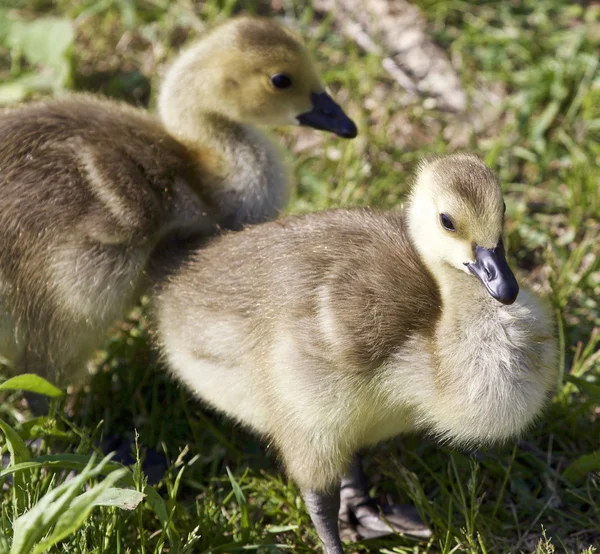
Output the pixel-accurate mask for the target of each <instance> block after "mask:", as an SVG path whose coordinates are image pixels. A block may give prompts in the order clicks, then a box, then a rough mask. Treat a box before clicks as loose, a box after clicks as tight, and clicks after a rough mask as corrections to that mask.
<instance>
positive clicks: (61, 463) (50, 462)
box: [0, 454, 169, 527]
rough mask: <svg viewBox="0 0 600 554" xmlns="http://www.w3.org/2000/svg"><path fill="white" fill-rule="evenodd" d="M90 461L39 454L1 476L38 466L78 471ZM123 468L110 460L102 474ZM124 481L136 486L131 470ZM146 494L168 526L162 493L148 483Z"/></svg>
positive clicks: (152, 506) (0, 475) (153, 508)
mask: <svg viewBox="0 0 600 554" xmlns="http://www.w3.org/2000/svg"><path fill="white" fill-rule="evenodd" d="M89 461H90V457H89V456H84V455H82V454H53V455H47V456H38V457H36V458H34V459H33V460H31V461H29V462H23V463H20V464H17V465H15V466H11V467H7V468H6V469H3V470H2V471H0V478H2V477H5V476H6V475H10V474H12V473H20V472H23V471H27V470H30V469H33V468H38V467H51V468H56V469H74V470H77V471H82V470H83V469H84V468H85V467H86V465H87V464H88V463H89ZM122 468H123V465H121V464H119V463H117V462H108V463H106V464H105V465H104V466H103V468H102V470H101V472H100V474H101V475H108V474H109V473H110V472H111V471H114V470H117V469H122ZM122 483H123V484H124V485H127V486H129V487H133V486H134V482H133V475H132V474H131V472H128V473H127V474H126V475H124V476H123V478H122ZM144 494H145V495H146V502H148V504H149V505H150V507H151V508H152V510H153V511H154V513H155V514H156V517H158V519H159V521H160V522H161V524H162V525H163V527H165V526H167V525H168V523H169V514H168V512H167V506H166V504H165V501H164V500H163V498H162V497H161V496H160V494H158V492H156V489H155V488H154V487H152V486H151V485H146V486H145V487H144Z"/></svg>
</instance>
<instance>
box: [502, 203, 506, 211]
mask: <svg viewBox="0 0 600 554" xmlns="http://www.w3.org/2000/svg"><path fill="white" fill-rule="evenodd" d="M502 206H503V207H504V213H506V202H502Z"/></svg>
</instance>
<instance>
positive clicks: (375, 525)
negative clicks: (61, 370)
mask: <svg viewBox="0 0 600 554" xmlns="http://www.w3.org/2000/svg"><path fill="white" fill-rule="evenodd" d="M503 224H504V209H503V200H502V194H501V191H500V187H499V184H498V181H497V178H496V176H495V175H494V173H493V172H492V171H491V170H490V169H489V168H487V167H486V166H485V165H484V164H483V163H482V162H481V161H480V160H479V159H478V158H477V157H475V156H471V155H454V156H450V157H445V158H441V159H438V160H436V161H432V162H429V163H426V164H423V165H422V166H421V168H420V170H419V172H418V175H417V179H416V182H415V185H414V186H413V189H412V193H411V196H410V201H409V202H408V204H407V206H406V208H405V209H404V210H403V211H402V212H377V211H370V210H359V209H356V210H343V209H342V210H332V211H324V212H321V213H313V214H307V215H301V216H296V217H288V218H285V219H282V220H279V221H277V222H273V223H265V224H262V225H257V226H254V227H252V228H250V229H248V230H245V231H242V232H241V233H230V234H227V235H225V236H221V237H218V238H215V239H211V240H210V242H209V243H208V245H207V246H206V247H205V248H201V249H198V250H196V251H194V252H193V253H192V254H191V255H190V257H189V258H188V260H187V262H186V263H184V264H182V266H181V267H179V269H178V270H176V271H175V272H174V273H173V274H172V275H171V276H170V278H169V279H168V280H166V281H165V282H164V283H163V284H162V285H161V286H160V287H159V288H157V290H156V291H155V294H154V297H153V301H154V307H155V318H156V330H157V340H158V341H159V343H160V345H161V347H162V351H163V353H164V356H165V358H166V361H167V363H168V366H169V368H170V371H171V372H172V373H173V374H174V375H175V376H176V377H177V378H178V379H180V380H182V381H183V382H184V383H185V384H186V385H187V386H188V387H189V388H190V389H191V390H192V391H193V392H194V394H196V395H197V396H198V397H200V398H201V399H203V400H204V401H205V402H206V403H207V404H209V405H211V406H213V407H215V408H217V409H219V410H220V411H222V412H224V413H225V414H228V415H229V416H231V417H232V418H234V419H235V420H237V421H239V422H240V423H242V424H244V425H247V426H248V427H249V428H251V429H253V430H254V431H255V432H257V433H258V434H259V435H262V436H263V437H265V438H266V439H267V440H269V442H270V443H272V444H274V445H275V446H276V448H277V449H278V451H279V454H280V456H281V459H282V460H283V462H284V464H285V467H286V469H287V471H288V473H289V475H290V476H291V477H293V478H294V479H295V481H296V482H297V483H298V485H299V487H300V488H301V490H302V493H303V496H304V499H305V501H306V504H307V507H308V510H309V512H310V515H311V517H312V520H313V522H314V524H315V526H316V529H317V531H318V533H319V536H320V538H321V540H322V541H323V544H324V547H325V551H326V552H327V554H341V553H342V545H341V542H340V539H339V534H338V509H339V508H340V484H341V483H342V482H343V483H344V490H343V491H342V506H341V510H340V514H341V515H342V516H344V517H346V518H349V519H353V520H354V521H355V523H357V527H358V530H359V533H360V534H362V535H363V536H377V535H379V534H382V533H384V532H386V531H390V527H389V526H388V525H387V523H386V521H387V522H389V523H390V524H391V527H392V528H393V530H396V531H400V532H405V533H408V534H413V535H417V536H422V537H425V536H429V535H430V531H429V529H428V528H427V527H426V526H425V525H424V524H423V523H422V522H421V521H420V520H419V519H418V517H417V516H416V515H415V512H414V509H406V508H402V507H399V506H382V507H381V508H382V510H383V513H384V514H385V517H384V519H383V520H382V519H380V516H379V514H380V512H379V507H378V506H377V504H376V503H375V502H374V500H373V499H371V498H369V496H368V492H367V485H366V482H365V480H364V476H363V475H362V470H361V468H360V465H359V462H358V461H357V459H356V453H357V451H359V449H361V448H363V447H366V446H369V445H373V444H375V443H378V442H380V441H383V440H385V439H388V438H390V437H394V436H396V435H400V434H403V433H408V432H412V431H422V432H426V433H430V434H432V435H435V436H437V437H439V438H440V439H441V440H444V441H449V442H452V443H455V444H457V445H477V444H489V443H495V442H499V441H504V440H508V439H510V438H511V437H514V436H516V435H519V434H520V433H522V432H523V431H524V430H526V429H527V427H528V426H529V425H530V424H531V423H532V421H534V419H535V418H536V416H537V415H538V414H539V413H540V410H541V409H542V408H543V406H544V404H545V403H546V402H547V400H548V397H549V391H550V390H551V389H552V386H553V384H554V382H555V377H556V374H557V349H556V343H555V340H554V338H553V322H552V320H551V316H550V314H549V312H548V311H546V308H545V307H544V306H543V305H542V303H541V302H540V300H538V299H537V298H536V297H535V296H534V295H533V294H531V293H530V292H528V291H526V290H521V291H520V293H519V288H518V285H517V281H516V279H515V277H514V275H513V273H512V271H511V270H510V268H509V266H508V264H507V262H506V259H505V255H504V247H503V243H502V232H503ZM384 520H385V521H384Z"/></svg>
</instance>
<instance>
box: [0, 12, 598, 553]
mask: <svg viewBox="0 0 600 554" xmlns="http://www.w3.org/2000/svg"><path fill="white" fill-rule="evenodd" d="M8 1H9V2H11V0H8ZM5 2H6V0H5ZM274 4H277V3H274ZM417 4H418V5H419V6H420V8H421V9H422V11H423V14H424V16H425V17H426V19H427V21H428V25H429V29H431V31H432V33H433V37H434V39H435V41H436V42H437V43H438V44H439V45H440V46H441V47H442V49H443V50H444V51H445V52H446V53H447V55H448V56H449V57H450V58H451V59H452V60H453V63H454V65H455V67H456V68H457V71H458V72H459V75H460V77H461V79H462V81H463V83H464V85H465V87H466V89H467V92H468V95H469V99H470V107H469V109H468V110H467V113H466V114H463V115H456V114H449V113H440V112H437V111H433V110H428V109H425V108H424V107H423V105H422V103H420V102H414V101H413V102H407V101H406V100H407V99H406V96H405V95H404V94H403V92H402V90H400V89H399V87H398V86H397V85H395V83H394V82H393V80H392V79H391V77H390V76H389V75H387V74H386V73H385V71H384V70H383V69H382V66H381V59H380V57H379V56H378V55H374V54H366V53H364V52H363V51H361V50H360V48H359V47H357V46H356V45H355V44H353V43H352V42H351V41H349V40H348V39H346V38H344V37H342V36H340V35H339V34H338V33H336V32H335V29H334V28H333V21H332V18H330V17H326V18H323V17H322V16H320V15H318V14H315V13H313V11H312V9H311V7H310V5H309V3H307V2H301V1H296V2H283V3H281V5H282V6H283V8H282V10H283V12H285V15H286V16H287V17H288V18H290V20H293V21H294V23H295V24H296V25H297V26H298V28H299V29H300V31H301V32H302V33H303V34H304V36H305V37H307V41H308V44H309V46H311V47H312V50H313V51H314V52H315V55H316V58H317V60H318V62H319V64H320V67H321V68H322V69H323V73H324V78H325V80H326V81H327V83H328V84H329V86H330V88H331V89H332V91H333V92H334V94H335V96H336V97H337V98H338V99H339V101H340V102H341V103H342V104H343V105H344V107H345V108H346V111H347V112H348V113H350V114H352V116H353V117H354V118H355V119H356V120H357V122H358V123H359V127H360V136H359V137H358V138H357V139H356V140H355V141H351V142H342V141H339V140H335V139H333V138H331V137H329V136H327V137H326V136H324V135H316V134H315V133H314V132H312V131H308V130H292V131H286V132H282V133H279V135H280V136H281V140H282V141H283V142H284V143H285V144H286V145H287V146H288V147H289V149H290V151H291V154H290V156H289V161H290V163H291V164H293V167H294V171H295V176H296V180H297V193H296V197H295V199H294V202H293V205H292V208H291V209H292V211H305V210H313V209H319V208H326V207H330V206H338V205H367V204H369V205H374V206H379V207H393V206H396V205H398V204H399V203H401V202H402V200H403V197H404V194H405V193H406V190H407V182H408V179H409V177H410V174H411V172H412V171H413V169H414V168H415V165H416V163H417V161H418V160H419V159H421V158H423V157H424V156H426V155H429V154H432V153H443V152H448V151H449V150H456V149H462V150H473V151H476V152H478V153H479V154H480V155H481V156H483V158H484V159H485V160H486V161H487V162H488V163H489V164H490V165H491V166H492V167H494V168H495V169H496V170H497V171H498V173H499V175H500V177H501V181H502V183H503V188H504V191H505V193H506V204H507V239H508V244H509V248H510V256H511V258H512V262H513V265H514V266H515V267H516V268H517V270H518V276H519V279H520V281H521V282H522V283H525V284H527V285H529V286H530V287H532V288H534V289H535V290H536V291H538V292H539V293H540V294H542V295H544V296H546V297H547V298H548V299H549V301H550V302H551V304H552V306H553V308H554V311H555V313H556V317H557V322H558V325H557V328H558V335H559V338H560V345H561V368H562V373H561V378H560V382H559V383H558V384H557V392H556V395H555V397H554V399H553V402H552V405H551V406H550V407H549V409H548V410H547V411H546V412H545V414H544V417H543V418H542V419H541V420H540V421H539V423H538V424H537V425H536V426H535V428H533V429H532V430H531V432H530V433H528V434H527V435H526V436H525V437H524V438H523V439H522V440H521V441H519V442H515V443H513V444H508V445H506V446H504V447H501V448H497V449H492V450H486V451H477V452H456V451H452V450H450V449H448V448H445V447H443V446H439V445H436V444H434V443H432V442H430V441H429V440H427V439H425V438H422V437H407V438H405V439H402V440H398V441H394V442H392V443H389V444H385V445H382V446H381V447H378V448H377V449H374V450H373V451H372V452H371V453H369V455H368V456H367V457H366V463H367V469H368V471H369V473H370V475H371V477H372V483H373V491H374V492H375V493H376V494H378V495H380V496H384V497H385V496H388V495H389V496H393V497H394V498H399V499H400V500H401V501H404V502H414V503H415V504H416V505H417V507H418V508H419V510H420V511H421V513H422V514H423V515H424V516H426V517H427V518H428V519H429V520H430V521H431V524H432V526H433V529H434V532H435V534H434V537H433V538H432V539H431V540H429V541H427V542H419V541H416V540H411V539H408V538H403V537H392V538H389V539H385V540H378V541H364V542H362V543H357V544H355V545H353V546H352V547H348V552H350V551H352V552H372V553H374V552H381V553H386V554H389V553H409V552H410V553H415V552H422V553H436V554H438V553H444V554H450V553H453V552H467V553H472V554H475V553H482V554H486V553H490V554H491V553H500V552H502V553H503V552H535V553H536V554H550V553H552V552H578V553H579V552H581V553H588V554H589V553H591V552H593V551H597V549H598V548H599V547H600V474H599V469H600V451H599V450H598V449H599V448H600V446H599V445H600V425H599V418H600V395H599V391H600V348H599V346H600V304H599V303H600V241H598V234H599V233H600V169H599V168H600V72H599V71H598V63H599V61H598V52H599V49H600V7H599V6H598V4H597V3H571V2H560V1H558V0H523V1H516V0H514V1H506V2H498V1H496V2H492V1H480V2H474V3H468V2H462V1H459V0H447V1H439V0H419V1H418V2H417ZM2 6H3V4H2V3H0V9H1V8H2ZM9 7H13V8H15V9H14V10H13V11H12V12H11V17H14V18H17V19H19V20H22V21H31V20H33V19H36V18H39V17H41V16H59V17H64V18H67V19H70V20H73V21H74V22H75V29H76V33H75V39H74V40H75V42H74V43H73V44H72V45H70V46H69V47H68V48H66V49H65V51H64V52H62V53H59V56H58V58H60V61H59V62H57V63H56V64H55V65H56V68H58V69H57V71H58V72H59V73H60V71H59V70H60V68H61V67H64V65H61V64H64V63H68V66H69V68H70V72H71V73H70V74H69V75H68V76H67V77H68V78H64V75H63V76H62V77H63V78H62V80H61V79H60V78H59V77H60V75H59V74H58V73H57V74H56V75H58V77H57V76H56V75H54V77H52V79H49V80H48V81H46V82H44V83H42V84H41V85H40V84H39V83H37V85H36V83H34V85H31V86H30V85H27V86H25V87H21V88H20V89H19V91H20V93H23V94H25V95H27V94H30V93H31V94H34V95H44V94H54V93H58V92H60V90H62V89H64V88H76V89H79V90H91V91H95V92H101V93H103V94H109V95H112V96H116V97H120V98H124V99H126V100H128V101H130V102H133V103H137V104H141V105H145V104H147V103H150V104H152V101H153V99H154V93H155V91H156V85H157V81H158V77H159V73H160V67H161V65H162V63H163V62H164V61H166V60H167V59H168V58H169V57H170V56H171V55H172V54H173V53H174V52H176V51H177V50H178V48H179V47H180V46H181V45H182V44H184V43H185V42H186V41H187V40H190V39H191V38H193V37H194V36H196V35H197V34H198V33H199V32H200V31H201V30H202V28H203V26H204V25H205V24H206V23H209V22H211V21H213V20H215V19H219V18H222V17H225V16H228V15H231V14H234V13H237V12H239V11H240V10H245V11H250V12H254V13H262V14H269V13H274V12H273V10H272V8H271V7H270V5H269V4H268V3H267V2H259V1H258V0H246V1H244V2H237V1H235V0H225V1H221V2H219V1H217V0H207V1H206V2H201V3H193V2H192V1H191V0H188V1H182V2H177V3H169V2H167V1H166V0H143V1H138V2H132V1H128V0H100V1H98V0H75V1H69V0H54V1H52V0H20V1H19V0H12V2H11V6H9ZM278 15H282V12H278ZM2 29H3V26H2V17H1V14H0V44H5V46H4V48H3V47H2V46H0V78H2V81H3V82H4V83H14V82H18V81H19V79H21V78H22V76H23V75H27V73H28V71H30V70H31V68H30V67H29V66H28V65H27V63H26V61H25V62H23V58H22V56H20V55H19V52H16V51H15V47H14V46H12V47H10V45H6V42H4V43H3V42H2V41H3V30H2ZM20 53H22V51H20ZM58 58H57V59H58ZM65 60H66V62H65ZM34 69H35V68H34ZM61 75H62V74H61ZM38 85H39V86H38ZM28 87H29V88H28ZM14 90H15V89H14V87H13V88H12V91H13V93H14ZM1 97H2V89H1V88H0V98H1ZM95 365H96V369H97V372H96V375H95V377H94V379H93V380H92V382H91V384H90V385H89V387H87V388H86V389H84V390H83V391H79V392H77V393H73V394H70V395H68V396H67V397H66V399H62V400H59V401H56V402H55V404H54V408H53V411H52V412H51V416H50V417H48V418H42V419H39V420H34V421H31V420H30V418H29V417H28V415H27V413H26V412H25V411H24V403H23V400H22V398H21V395H20V393H18V392H2V393H0V394H2V395H3V396H2V400H1V403H0V418H2V419H3V420H5V421H6V422H8V424H10V426H11V427H12V428H14V429H16V430H17V431H18V433H19V435H20V436H21V437H22V438H24V439H29V438H37V439H41V440H38V441H37V442H36V443H35V444H36V448H37V450H36V451H35V452H31V451H32V448H30V449H29V451H28V452H29V455H34V456H43V455H47V454H50V453H51V451H52V452H53V453H56V452H63V453H64V454H59V455H58V458H57V460H58V461H57V462H56V465H57V466H58V467H69V464H68V460H69V458H68V453H75V454H78V455H87V454H88V452H89V450H90V448H91V447H92V446H93V445H94V444H96V443H97V442H98V441H99V440H100V439H101V437H102V436H103V435H104V434H109V433H110V434H116V433H118V434H121V435H124V436H128V437H134V436H135V433H139V442H140V444H142V445H145V446H147V447H151V448H153V449H156V450H159V451H161V452H164V454H165V455H166V457H167V459H168V461H169V467H168V470H167V472H166V475H165V476H164V478H163V479H162V481H161V482H160V483H159V484H158V485H157V486H156V487H155V490H156V491H157V492H158V493H159V495H160V496H161V497H162V499H163V501H164V505H163V508H164V513H162V520H161V517H159V516H160V510H159V511H158V512H157V510H156V509H155V508H153V507H152V504H151V503H150V502H144V503H143V504H141V505H140V506H139V507H138V508H137V509H134V510H131V511H121V510H119V509H118V508H114V507H113V508H111V507H102V508H98V509H96V510H95V511H93V512H92V513H91V515H90V516H89V517H88V518H87V519H86V520H85V522H84V524H83V526H82V527H81V528H80V529H79V530H78V531H77V532H75V533H74V534H72V535H70V536H69V537H68V538H67V539H65V540H63V541H62V542H59V543H57V544H56V545H54V546H52V547H51V548H50V550H49V552H52V553H66V552H68V553H75V554H77V553H98V554H99V553H111V554H112V553H127V552H129V553H148V554H151V553H159V552H165V553H166V552H170V553H171V552H180V553H188V552H189V553H192V552H194V553H201V552H211V553H218V552H238V551H247V550H250V551H256V552H285V551H291V552H311V551H314V550H315V549H316V548H317V545H318V541H317V538H316V535H315V533H314V531H313V529H312V527H311V525H310V524H309V518H308V516H307V513H306V510H305V508H304V506H303V504H302V502H301V500H300V497H299V494H298V491H297V489H296V487H295V486H294V484H293V483H291V482H290V481H288V480H287V479H286V477H285V476H284V475H283V474H282V473H281V472H280V470H279V468H278V465H277V461H276V458H275V456H274V455H273V453H272V452H270V451H269V449H268V448H267V449H266V451H265V448H264V445H262V444H260V443H259V442H258V441H257V440H256V439H254V438H253V437H252V436H250V435H248V434H247V433H246V432H245V431H244V430H243V429H241V428H239V427H237V426H234V425H232V424H231V423H230V422H227V421H224V420H223V419H222V418H221V417H220V416H219V415H217V414H215V413H212V412H210V411H207V410H205V409H204V408H203V407H202V406H200V405H199V404H197V403H196V402H195V401H193V400H192V399H190V397H189V394H188V393H187V392H186V391H185V390H182V389H181V388H180V387H179V386H178V385H176V384H174V383H173V382H172V381H171V380H170V379H169V378H168V376H167V375H166V374H165V373H164V371H163V369H162V368H161V366H160V363H159V361H158V359H157V355H156V353H155V352H154V351H152V349H151V348H150V346H149V340H148V328H147V322H146V319H145V317H144V309H143V307H142V308H140V309H138V310H136V311H135V312H134V313H133V314H132V316H131V318H130V319H129V320H128V321H127V322H125V323H123V324H122V325H121V326H120V327H119V329H118V330H117V332H116V333H115V335H114V336H113V337H112V338H111V339H110V341H109V342H108V343H107V345H106V350H105V351H104V352H103V353H101V354H100V355H99V357H98V359H97V360H96V364H95ZM141 455H142V456H143V448H142V451H141ZM84 457H85V456H84ZM46 465H47V464H46ZM77 467H79V466H77ZM20 476H21V477H23V479H22V480H21V482H22V486H23V488H22V489H21V493H20V498H18V499H17V498H15V496H14V493H13V492H11V489H10V488H8V487H4V488H3V489H2V492H1V493H0V502H1V505H0V525H1V527H0V529H2V533H3V534H4V535H5V537H4V542H2V540H0V552H2V551H3V549H4V550H6V549H7V548H8V547H7V545H8V543H9V541H10V540H11V538H12V534H13V522H14V521H15V519H16V518H17V517H18V516H19V515H21V514H22V513H24V512H25V511H26V510H27V509H29V508H31V507H32V506H34V505H35V504H36V503H37V502H39V501H40V500H41V499H42V498H44V496H45V495H47V494H49V493H50V492H51V491H53V490H55V489H56V487H57V486H59V485H60V483H61V479H62V478H63V477H62V474H61V473H60V472H57V470H56V469H48V468H47V467H45V468H41V467H36V468H33V469H30V470H27V471H26V472H25V471H23V472H22V473H21V474H20ZM16 478H17V477H15V479H16ZM7 479H8V477H6V476H3V477H0V482H3V483H5V484H6V480H7ZM130 483H131V484H132V485H135V487H136V488H137V489H138V490H143V488H144V486H145V484H144V475H143V474H142V473H141V472H140V469H139V466H136V468H135V469H134V471H133V473H131V475H130ZM157 514H158V515H157ZM3 545H4V546H3ZM594 546H595V547H596V550H594Z"/></svg>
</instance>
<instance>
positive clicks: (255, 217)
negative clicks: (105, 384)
mask: <svg viewBox="0 0 600 554" xmlns="http://www.w3.org/2000/svg"><path fill="white" fill-rule="evenodd" d="M159 113H160V118H161V120H162V123H161V121H159V120H157V119H156V118H154V117H152V116H151V115H149V114H147V113H145V112H144V111H142V110H138V109H135V108H132V107H128V106H126V105H123V104H120V103H117V102H114V101H110V100H102V99H99V98H94V97H91V96H85V95H73V96H69V97H66V98H61V99H56V100H51V101H45V102H39V103H34V104H30V105H26V106H22V107H18V108H16V109H10V110H7V111H4V112H2V114H1V115H0V228H1V229H2V233H1V234H0V356H2V358H3V359H4V361H5V362H7V363H8V364H9V365H11V366H13V367H14V368H16V370H17V371H18V372H21V373H22V372H33V373H38V374H41V375H44V376H46V377H48V378H50V379H53V380H55V381H59V382H61V381H63V380H66V379H69V380H70V381H74V380H77V377H76V375H77V373H81V370H82V369H83V368H84V367H85V362H86V360H87V359H89V357H90V356H91V354H92V353H93V351H94V350H96V349H97V348H98V347H99V346H100V345H101V344H102V340H103V338H104V336H105V335H106V333H107V332H108V330H109V329H110V327H111V326H112V325H113V324H114V323H116V322H117V321H118V320H119V319H122V318H123V317H124V316H125V315H126V313H127V312H128V311H129V309H130V308H131V307H132V306H133V305H134V303H135V302H136V300H137V299H138V298H139V296H140V294H141V293H142V291H143V290H144V289H145V287H146V284H147V281H148V280H147V278H146V270H147V266H148V263H149V259H150V257H151V255H153V254H152V253H153V252H154V251H155V249H156V248H157V245H158V244H159V243H160V244H170V245H172V244H173V242H171V243H169V241H168V238H170V237H175V236H176V237H177V239H178V240H179V238H181V240H183V239H184V238H186V237H189V236H195V235H197V234H199V235H202V234H208V233H212V232H214V230H215V229H216V228H219V227H220V228H228V229H238V228H240V227H241V226H243V225H244V224H247V223H253V222H258V221H264V220H268V219H272V218H274V217H276V216H277V214H278V213H279V211H280V210H281V209H282V207H284V206H285V203H286V200H287V197H288V188H289V187H288V179H287V175H286V170H285V169H284V167H283V164H282V162H281V160H280V156H279V154H278V152H277V149H276V148H275V147H274V146H273V144H272V143H271V142H270V141H269V139H268V138H267V136H266V135H264V134H263V133H262V132H261V131H260V130H259V129H258V128H257V127H256V126H257V125H260V124H266V125H288V124H301V125H308V126H312V127H314V128H316V129H324V130H329V131H333V132H334V133H336V134H338V135H339V136H342V137H349V138H351V137H354V136H355V135H356V127H355V125H354V123H353V122H352V121H351V120H350V119H349V118H348V117H347V116H346V115H345V114H344V112H343V111H342V109H341V108H340V107H339V106H338V105H337V104H336V103H335V102H334V101H333V100H332V98H331V97H330V96H329V95H328V94H327V93H326V92H325V89H324V86H323V84H322V82H321V80H320V78H319V75H318V73H317V70H316V69H315V66H314V65H313V63H312V61H311V59H310V56H309V54H308V52H307V51H306V49H305V48H304V46H302V44H301V43H300V42H299V41H298V39H297V38H296V37H295V36H294V35H293V34H292V32H291V31H289V30H288V29H286V28H284V27H283V26H281V25H279V24H277V23H276V22H274V21H270V20H266V19H260V18H252V17H242V18H238V19H234V20H231V21H229V22H227V23H225V24H223V25H221V26H219V27H217V28H215V29H214V30H213V31H212V32H209V33H208V34H207V35H206V36H205V37H204V38H202V39H201V40H200V42H198V43H197V44H196V45H194V46H192V47H191V48H190V49H189V50H187V51H185V52H184V53H182V54H181V56H180V57H179V58H178V59H177V60H176V61H175V63H174V65H173V67H172V69H171V70H170V71H169V72H168V73H167V75H166V79H165V81H164V84H163V85H162V88H161V91H160V101H159ZM164 250H165V249H164V248H163V251H164Z"/></svg>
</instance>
